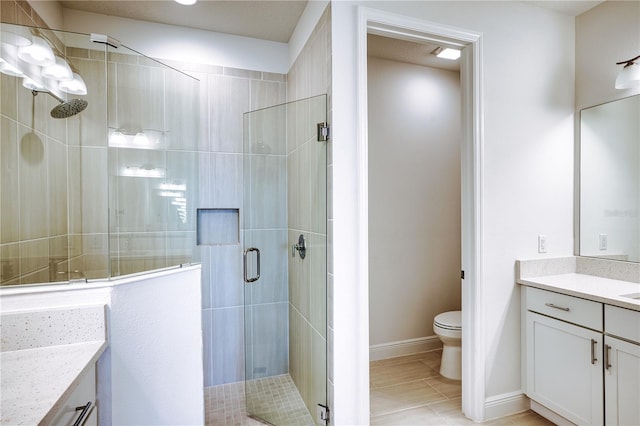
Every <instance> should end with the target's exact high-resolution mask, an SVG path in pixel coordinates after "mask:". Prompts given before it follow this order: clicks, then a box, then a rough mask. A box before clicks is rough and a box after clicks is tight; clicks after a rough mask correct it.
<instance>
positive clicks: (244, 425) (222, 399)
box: [205, 374, 314, 426]
mask: <svg viewBox="0 0 640 426" xmlns="http://www.w3.org/2000/svg"><path fill="white" fill-rule="evenodd" d="M249 386H250V388H251V395H254V396H255V398H252V400H251V401H248V402H247V405H249V407H250V411H252V412H255V413H262V414H264V415H265V416H266V417H268V419H269V420H270V421H272V422H273V424H276V425H282V426H284V425H286V426H307V425H313V424H314V422H313V419H312V418H311V416H310V415H309V412H308V411H307V408H306V407H305V405H304V402H303V401H302V398H301V397H300V394H299V393H298V390H297V389H296V386H295V385H294V384H293V380H291V377H290V376H289V375H288V374H284V375H281V376H274V377H266V378H263V379H258V380H253V381H251V382H249ZM245 401H246V400H245V393H244V383H242V382H239V383H230V384H226V385H221V386H213V387H209V388H205V412H206V415H205V422H206V425H207V426H209V425H211V426H213V425H215V426H230V425H241V426H253V425H263V424H264V423H262V422H260V421H258V420H255V419H253V418H251V417H248V416H247V410H246V408H245Z"/></svg>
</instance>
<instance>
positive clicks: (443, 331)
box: [433, 311, 462, 380]
mask: <svg viewBox="0 0 640 426" xmlns="http://www.w3.org/2000/svg"><path fill="white" fill-rule="evenodd" d="M433 331H434V332H435V333H436V335H437V336H438V337H439V338H440V340H442V345H443V346H442V360H441V361H440V374H441V375H442V376H443V377H446V378H447V379H452V380H461V379H462V312H461V311H450V312H443V313H441V314H439V315H436V317H435V318H434V319H433Z"/></svg>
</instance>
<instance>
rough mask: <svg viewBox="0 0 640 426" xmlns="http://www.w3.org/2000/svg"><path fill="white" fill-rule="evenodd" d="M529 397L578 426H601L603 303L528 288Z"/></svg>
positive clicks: (526, 321)
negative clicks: (578, 425)
mask: <svg viewBox="0 0 640 426" xmlns="http://www.w3.org/2000/svg"><path fill="white" fill-rule="evenodd" d="M525 293H526V294H525V297H524V301H525V306H526V313H525V323H526V330H525V339H524V344H525V357H526V389H525V391H526V394H527V396H529V398H531V399H532V400H534V401H536V402H538V403H539V404H541V405H543V406H545V407H546V408H548V409H550V410H552V411H554V412H555V413H557V414H559V415H561V416H562V417H564V418H566V419H568V420H569V421H571V422H573V423H576V424H580V425H601V424H602V423H603V419H604V402H603V375H602V371H603V370H602V369H603V360H602V356H601V354H602V348H603V340H604V339H603V335H602V304H600V303H597V302H592V301H589V300H584V299H579V298H575V297H571V296H566V295H562V294H558V293H553V292H549V291H545V290H540V289H536V288H530V287H527V288H526V289H525Z"/></svg>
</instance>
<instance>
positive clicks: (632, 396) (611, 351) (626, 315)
mask: <svg viewBox="0 0 640 426" xmlns="http://www.w3.org/2000/svg"><path fill="white" fill-rule="evenodd" d="M604 344H605V346H604V357H603V360H604V368H605V370H604V383H605V389H604V392H605V412H606V417H605V420H606V422H605V423H606V424H607V425H640V312H636V311H632V310H630V309H623V308H618V307H616V306H610V305H605V338H604Z"/></svg>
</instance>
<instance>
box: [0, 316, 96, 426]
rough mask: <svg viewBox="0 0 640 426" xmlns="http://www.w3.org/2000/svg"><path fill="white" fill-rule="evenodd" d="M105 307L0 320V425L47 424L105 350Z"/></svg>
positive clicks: (10, 317)
mask: <svg viewBox="0 0 640 426" xmlns="http://www.w3.org/2000/svg"><path fill="white" fill-rule="evenodd" d="M105 311H106V307H105V306H104V305H92V306H77V307H69V308H59V309H41V310H34V311H16V312H7V313H3V314H2V315H1V316H0V337H1V338H0V349H1V352H0V425H38V424H49V423H51V420H52V418H53V416H54V415H55V414H56V412H57V410H58V409H59V408H60V406H61V404H64V402H65V400H66V399H67V398H68V397H69V395H71V393H72V392H73V391H74V390H75V389H76V387H77V386H78V383H79V382H80V380H81V379H82V377H83V375H84V374H85V373H86V372H87V371H88V370H89V369H90V368H91V366H92V365H93V364H94V363H95V362H96V361H97V360H98V358H100V355H102V353H103V352H104V350H105V348H106V347H107V334H106V329H107V325H106V312H105Z"/></svg>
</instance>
